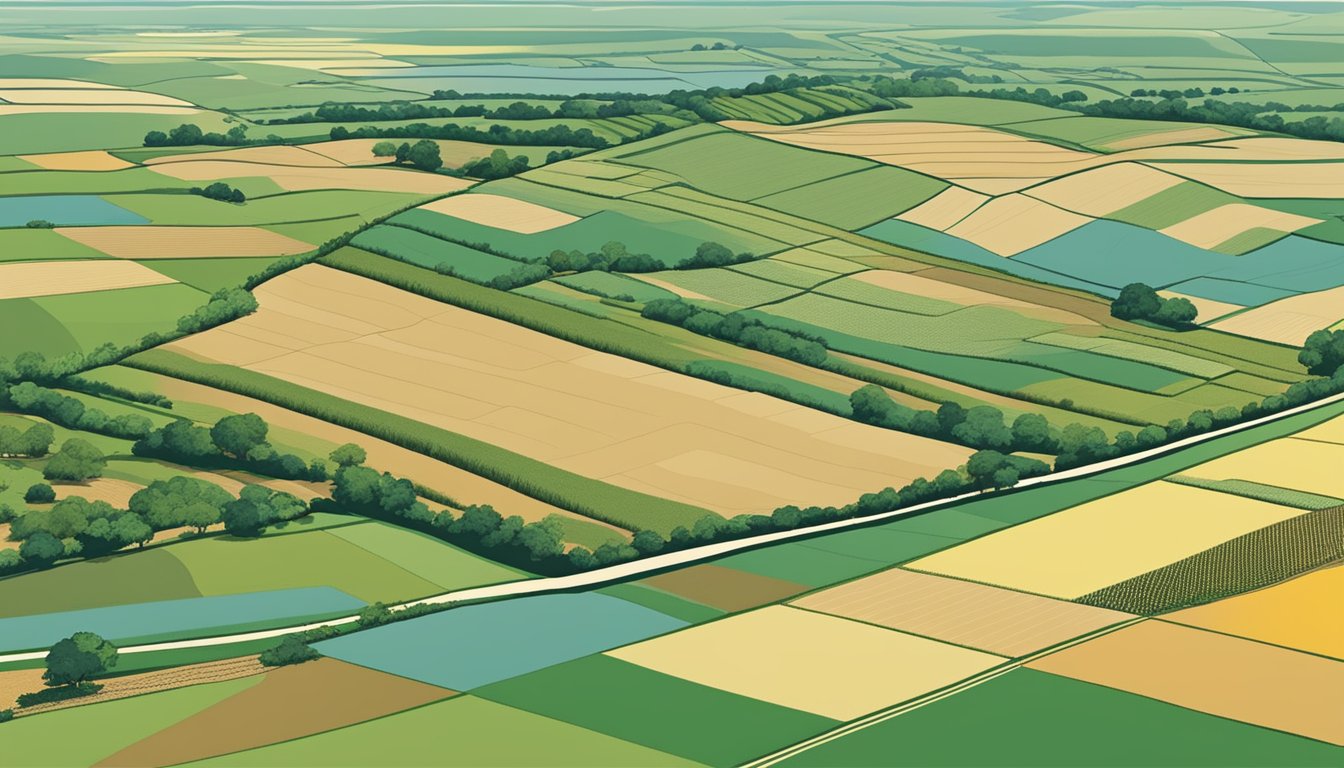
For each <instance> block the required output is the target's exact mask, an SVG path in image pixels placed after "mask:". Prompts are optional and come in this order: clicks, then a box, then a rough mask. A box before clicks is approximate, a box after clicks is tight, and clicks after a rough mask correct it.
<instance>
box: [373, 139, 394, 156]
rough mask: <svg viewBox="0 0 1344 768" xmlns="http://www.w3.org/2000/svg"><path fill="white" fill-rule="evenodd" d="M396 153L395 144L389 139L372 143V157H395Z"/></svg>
mask: <svg viewBox="0 0 1344 768" xmlns="http://www.w3.org/2000/svg"><path fill="white" fill-rule="evenodd" d="M396 154H397V145H396V144H395V143H394V142H391V141H380V142H378V143H377V144H374V145H373V156H374V157H395V156H396Z"/></svg>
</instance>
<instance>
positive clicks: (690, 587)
mask: <svg viewBox="0 0 1344 768" xmlns="http://www.w3.org/2000/svg"><path fill="white" fill-rule="evenodd" d="M640 583H641V584H644V585H645V586H649V587H653V588H655V589H661V590H662V591H664V592H671V593H672V594H674V595H677V596H679V597H684V598H686V599H687V600H691V601H694V602H697V603H700V604H702V605H708V606H711V607H713V608H718V609H720V610H724V611H730V612H732V611H744V610H746V609H748V608H755V607H757V606H759V605H765V604H766V603H774V602H778V601H780V600H784V599H787V598H790V597H793V596H794V595H797V594H801V593H803V592H806V591H807V590H808V589H809V587H806V586H804V585H802V584H795V583H793V582H791V581H784V580H783V579H774V578H771V577H769V576H761V575H759V574H755V573H748V572H747V571H739V570H737V569H736V568H725V567H723V566H721V565H694V566H691V567H690V568H681V569H679V570H675V571H672V572H670V573H664V574H660V575H658V576H653V577H650V578H647V579H644V580H643V581H641V582H640Z"/></svg>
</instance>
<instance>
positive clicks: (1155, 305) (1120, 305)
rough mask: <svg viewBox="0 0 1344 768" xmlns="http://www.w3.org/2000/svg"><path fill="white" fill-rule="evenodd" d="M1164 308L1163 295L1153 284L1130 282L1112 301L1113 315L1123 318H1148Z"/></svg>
mask: <svg viewBox="0 0 1344 768" xmlns="http://www.w3.org/2000/svg"><path fill="white" fill-rule="evenodd" d="M1161 308H1162V297H1161V296H1158V295H1157V291H1155V290H1153V288H1152V286H1149V285H1144V284H1143V283H1130V284H1129V285H1126V286H1125V287H1124V288H1121V289H1120V295H1119V296H1118V297H1117V298H1116V299H1115V301H1112V302H1111V315H1113V316H1114V317H1118V318H1120V319H1121V320H1146V319H1148V318H1151V317H1153V316H1154V315H1156V314H1157V311H1158V310H1159V309H1161Z"/></svg>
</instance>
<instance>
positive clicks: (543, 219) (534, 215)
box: [420, 194, 579, 235]
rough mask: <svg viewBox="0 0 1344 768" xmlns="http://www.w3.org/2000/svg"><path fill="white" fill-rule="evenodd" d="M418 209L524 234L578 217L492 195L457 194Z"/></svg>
mask: <svg viewBox="0 0 1344 768" xmlns="http://www.w3.org/2000/svg"><path fill="white" fill-rule="evenodd" d="M420 207H421V208H424V209H425V210H427V211H434V212H435V213H443V214H447V215H448V216H452V217H454V218H458V219H462V220H464V221H470V222H472V223H475V224H482V225H484V226H487V227H495V228H496V229H507V230H509V231H510V232H521V233H523V234H527V235H530V234H533V233H535V232H544V231H546V230H548V229H555V228H556V227H563V226H564V225H566V224H572V223H574V222H576V221H578V220H579V217H578V216H572V215H570V214H568V213H565V212H563V211H557V210H554V209H551V208H547V207H546V206H544V205H537V204H536V203H529V202H526V201H524V200H515V199H513V198H511V197H503V196H501V195H491V194H479V195H457V196H455V197H450V198H447V199H445V200H435V201H434V202H432V203H427V204H425V205H422V206H420Z"/></svg>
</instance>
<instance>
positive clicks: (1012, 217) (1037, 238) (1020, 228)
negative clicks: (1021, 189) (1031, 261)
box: [947, 195, 1092, 256]
mask: <svg viewBox="0 0 1344 768" xmlns="http://www.w3.org/2000/svg"><path fill="white" fill-rule="evenodd" d="M1090 221H1092V219H1090V218H1088V217H1086V216H1079V215H1078V214H1076V213H1069V212H1068V211H1066V210H1063V209H1061V208H1056V207H1055V206H1053V205H1050V204H1049V203H1043V202H1041V201H1039V200H1036V199H1034V198H1030V197H1027V196H1026V195H1005V196H1003V197H997V198H995V199H993V200H990V201H989V202H987V203H985V204H984V205H982V206H980V207H979V208H977V209H976V210H975V213H972V214H971V215H970V216H967V217H966V218H964V219H962V220H961V221H960V222H958V223H957V224H956V225H954V226H952V227H950V228H949V229H948V230H947V233H948V234H949V235H952V236H954V237H960V238H961V239H963V240H969V241H970V242H972V243H975V244H976V245H979V246H980V247H982V248H985V249H987V250H990V251H993V252H994V253H997V254H998V255H1000V256H1012V255H1014V254H1017V253H1021V252H1022V251H1025V250H1027V249H1028V248H1034V247H1035V246H1038V245H1040V244H1041V243H1044V242H1045V241H1047V240H1053V239H1055V238H1056V237H1059V236H1060V235H1062V234H1064V233H1065V232H1071V231H1073V230H1075V229H1077V228H1078V227H1081V226H1083V225H1084V224H1087V223H1088V222H1090Z"/></svg>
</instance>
